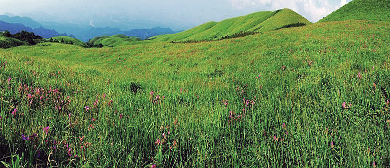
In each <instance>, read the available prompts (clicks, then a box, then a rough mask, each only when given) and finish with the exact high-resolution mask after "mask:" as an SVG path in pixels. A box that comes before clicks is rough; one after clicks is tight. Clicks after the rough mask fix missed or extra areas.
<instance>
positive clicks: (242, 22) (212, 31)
mask: <svg viewBox="0 0 390 168" xmlns="http://www.w3.org/2000/svg"><path fill="white" fill-rule="evenodd" d="M297 23H301V24H297ZM310 23H311V22H309V21H308V20H307V19H306V18H304V17H303V16H301V15H299V14H298V13H296V12H295V11H293V10H291V9H288V8H284V9H279V10H276V11H260V12H255V13H251V14H248V15H245V16H238V17H234V18H230V19H226V20H223V21H220V22H214V21H210V22H207V23H205V24H202V25H199V26H196V27H194V28H192V29H189V30H186V31H183V32H180V33H176V34H172V35H162V36H156V37H153V38H151V39H157V40H160V41H177V42H183V41H203V40H220V39H224V38H229V37H230V38H231V37H239V36H245V35H247V34H253V33H261V32H266V31H271V30H277V29H280V28H283V27H286V26H287V25H301V26H302V25H307V24H310ZM287 27H288V26H287Z"/></svg>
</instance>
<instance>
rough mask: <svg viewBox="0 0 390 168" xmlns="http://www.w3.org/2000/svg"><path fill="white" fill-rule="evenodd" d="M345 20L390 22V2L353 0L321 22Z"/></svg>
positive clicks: (384, 0) (382, 0)
mask: <svg viewBox="0 0 390 168" xmlns="http://www.w3.org/2000/svg"><path fill="white" fill-rule="evenodd" d="M344 20H377V21H388V20H390V0H353V1H351V2H350V3H348V4H346V5H344V6H343V7H341V8H340V9H338V10H336V11H334V12H333V13H331V14H330V15H328V16H326V17H325V18H323V19H321V20H320V21H319V22H329V21H344Z"/></svg>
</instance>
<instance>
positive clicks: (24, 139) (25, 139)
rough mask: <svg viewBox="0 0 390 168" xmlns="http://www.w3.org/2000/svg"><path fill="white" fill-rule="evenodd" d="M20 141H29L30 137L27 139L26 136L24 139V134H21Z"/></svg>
mask: <svg viewBox="0 0 390 168" xmlns="http://www.w3.org/2000/svg"><path fill="white" fill-rule="evenodd" d="M22 140H23V141H27V140H30V137H28V136H27V137H26V136H25V135H24V134H22Z"/></svg>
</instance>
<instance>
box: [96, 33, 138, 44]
mask: <svg viewBox="0 0 390 168" xmlns="http://www.w3.org/2000/svg"><path fill="white" fill-rule="evenodd" d="M136 41H141V39H140V38H138V37H128V36H126V35H122V34H118V35H113V36H100V37H95V38H93V39H92V40H90V41H88V45H91V46H107V47H114V46H120V45H128V44H134V42H136Z"/></svg>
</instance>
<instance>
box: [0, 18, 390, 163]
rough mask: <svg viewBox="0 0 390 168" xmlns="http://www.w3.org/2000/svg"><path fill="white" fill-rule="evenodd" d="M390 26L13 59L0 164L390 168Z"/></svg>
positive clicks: (1, 74) (4, 92) (55, 49)
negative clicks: (388, 167) (389, 63)
mask: <svg viewBox="0 0 390 168" xmlns="http://www.w3.org/2000/svg"><path fill="white" fill-rule="evenodd" d="M388 28H389V23H388V22H374V21H344V22H328V23H317V24H312V25H308V26H305V27H300V28H291V29H282V30H278V31H272V32H266V33H263V34H257V35H253V36H246V37H243V38H234V39H227V40H221V41H213V42H200V43H187V44H177V43H176V44H173V43H167V42H146V43H145V44H143V43H140V44H134V45H128V46H118V47H110V48H109V47H104V48H89V49H86V48H82V47H79V46H72V45H64V44H58V43H44V44H45V45H38V46H23V47H16V48H11V49H7V50H3V49H2V50H0V70H1V71H0V92H1V94H0V99H1V103H0V108H1V112H0V116H1V119H0V132H1V134H0V150H1V154H0V160H1V161H3V162H2V164H3V165H8V164H10V165H19V166H25V167H35V166H38V167H39V166H41V167H44V166H47V165H49V166H53V167H54V166H60V167H67V166H68V167H69V166H76V167H81V166H93V167H99V166H102V167H114V166H116V167H150V166H152V165H156V166H157V167H212V166H213V167H233V166H242V167H259V166H260V167H282V166H298V167H304V166H307V167H318V166H319V167H372V166H374V164H375V166H379V167H380V166H382V165H383V166H387V165H389V159H390V156H389V154H390V153H389V152H390V151H389V145H388V144H389V142H388V140H389V138H390V137H389V136H390V132H389V128H390V114H389V111H388V109H389V102H388V100H389V99H390V98H389V94H390V92H389V89H390V87H389V86H390V75H389V65H388V62H389V61H390V60H389V56H390V48H389V42H390V41H389V39H390V37H389V36H390V34H389V33H388V32H387V31H386V29H388ZM41 96H43V97H42V99H41ZM344 102H345V103H344ZM15 109H16V111H15ZM14 111H15V112H14Z"/></svg>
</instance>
